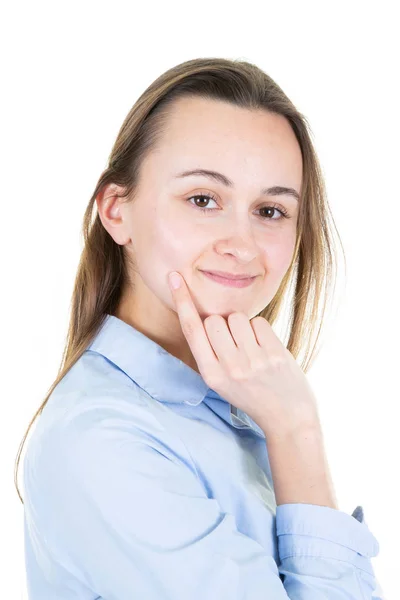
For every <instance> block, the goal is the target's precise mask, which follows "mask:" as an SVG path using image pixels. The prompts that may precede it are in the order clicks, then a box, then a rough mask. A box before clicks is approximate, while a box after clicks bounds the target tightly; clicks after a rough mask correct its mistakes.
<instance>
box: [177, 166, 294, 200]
mask: <svg viewBox="0 0 400 600" xmlns="http://www.w3.org/2000/svg"><path fill="white" fill-rule="evenodd" d="M190 175H199V176H202V177H208V178H209V179H212V180H213V181H216V182H217V183H222V184H223V185H225V186H227V187H230V188H234V187H235V184H234V183H233V181H232V180H231V179H229V178H228V177H227V176H226V175H223V174H222V173H218V171H210V170H208V169H191V170H189V171H182V172H181V173H177V174H176V175H175V178H181V177H189V176H190ZM260 193H261V194H262V195H265V196H282V195H285V194H286V195H289V196H293V197H294V198H296V200H297V201H299V200H300V195H299V193H298V192H296V190H295V189H293V188H290V187H284V186H282V185H274V186H272V187H268V188H262V189H261V190H260Z"/></svg>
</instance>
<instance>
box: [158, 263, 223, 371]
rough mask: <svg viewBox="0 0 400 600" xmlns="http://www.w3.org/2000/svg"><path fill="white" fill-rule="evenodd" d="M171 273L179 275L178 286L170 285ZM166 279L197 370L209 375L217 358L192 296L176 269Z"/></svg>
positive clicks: (213, 369)
mask: <svg viewBox="0 0 400 600" xmlns="http://www.w3.org/2000/svg"><path fill="white" fill-rule="evenodd" d="M172 274H173V275H177V276H178V277H179V280H180V282H179V287H178V288H173V286H172V282H171V278H170V276H171V275H172ZM168 280H169V285H170V288H171V291H172V297H173V299H174V302H175V306H176V309H177V313H178V317H179V322H180V324H181V327H182V331H183V333H184V335H185V337H186V339H187V341H188V344H189V347H190V349H191V351H192V354H193V356H194V358H195V360H196V362H197V365H198V367H199V370H200V372H201V374H202V375H203V379H205V376H204V374H208V376H210V375H211V374H212V373H213V371H215V368H216V365H217V363H218V359H217V357H216V355H215V353H214V350H213V348H212V346H211V344H210V341H209V339H208V336H207V332H206V330H205V328H204V325H203V322H202V320H201V317H200V315H199V313H198V311H197V308H196V306H195V304H194V302H193V299H192V296H191V295H190V291H189V288H188V286H187V285H186V281H185V279H184V278H183V277H182V275H180V273H177V271H172V272H171V273H169V276H168Z"/></svg>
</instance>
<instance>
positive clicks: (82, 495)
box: [27, 410, 373, 600]
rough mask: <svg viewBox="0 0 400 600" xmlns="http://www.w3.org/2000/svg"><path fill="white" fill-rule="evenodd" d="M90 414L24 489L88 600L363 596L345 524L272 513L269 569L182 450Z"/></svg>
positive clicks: (131, 425) (62, 437) (311, 512)
mask: <svg viewBox="0 0 400 600" xmlns="http://www.w3.org/2000/svg"><path fill="white" fill-rule="evenodd" d="M145 412H146V411H143V413H145ZM94 414H95V415H96V417H94V416H93V414H92V415H91V417H90V418H88V415H87V414H86V415H84V417H83V418H82V419H80V420H75V423H74V425H73V423H71V422H69V424H68V425H67V426H64V427H63V428H62V429H60V430H59V431H57V433H54V434H53V435H52V445H51V446H47V447H43V448H42V450H44V452H42V453H41V456H42V457H43V461H45V462H43V463H42V465H40V460H39V459H38V458H37V461H36V464H35V468H36V469H37V477H38V481H36V484H37V485H35V486H34V488H35V489H36V490H40V494H41V495H40V497H37V498H32V501H33V504H32V506H35V503H36V509H35V511H34V512H35V515H36V517H37V518H38V519H39V520H40V522H37V531H38V532H40V535H41V536H42V537H43V538H44V539H45V540H46V543H47V544H48V547H49V548H51V552H52V554H53V556H54V558H55V560H57V562H59V564H61V565H62V566H63V567H64V568H65V569H67V571H69V572H70V573H72V574H73V575H74V576H75V577H77V578H78V579H79V580H80V581H81V582H82V583H83V584H85V585H86V586H87V587H88V588H90V589H91V590H93V592H94V593H95V594H97V595H98V596H100V597H102V598H105V599H107V600H132V598H146V600H156V599H157V600H188V598H190V599H191V600H204V599H205V598H207V600H221V599H224V598H229V600H285V599H287V598H291V599H296V600H314V599H315V600H317V599H318V600H320V599H321V600H322V598H330V599H331V598H332V599H333V598H337V599H338V600H339V599H341V600H345V599H353V600H366V599H367V598H368V599H369V598H372V596H371V590H372V587H373V575H372V574H371V570H370V566H369V559H368V558H367V557H368V556H369V555H371V552H372V551H373V540H372V538H371V536H370V535H371V534H368V532H367V531H366V530H365V526H364V525H361V524H360V523H359V522H356V520H355V519H354V518H352V517H350V516H349V515H345V514H344V513H340V512H337V514H336V513H335V514H331V511H329V510H327V511H324V507H315V506H313V507H310V506H307V505H282V506H280V507H278V513H277V525H278V535H279V541H280V552H281V565H280V567H279V569H278V565H277V564H276V562H275V561H274V559H273V557H272V556H270V555H269V554H267V553H266V552H265V549H264V548H263V546H261V545H260V544H259V543H258V542H257V541H256V540H253V539H252V538H250V537H248V536H246V535H244V534H243V533H241V532H240V531H239V530H238V529H237V525H236V522H235V517H234V515H232V514H230V513H225V512H223V510H222V509H221V506H220V505H219V503H218V502H217V500H216V499H213V498H211V497H209V494H208V493H207V490H206V489H205V487H204V486H203V484H202V482H201V479H200V478H199V477H198V475H197V473H196V469H195V466H194V464H193V462H192V461H191V457H190V455H189V454H188V453H187V450H186V448H185V447H184V446H183V444H182V443H181V442H180V440H178V439H176V437H175V436H173V434H171V433H169V432H167V431H166V430H165V428H164V427H163V426H162V425H161V424H160V423H154V418H153V417H152V416H151V417H150V416H149V413H148V412H147V413H146V414H140V411H139V410H138V414H137V415H136V418H135V419H134V420H130V421H127V419H126V418H124V416H123V415H121V414H119V413H118V411H117V410H115V411H114V412H113V410H110V411H109V412H108V413H107V414H102V412H101V411H100V412H99V411H96V412H95V413H94ZM150 419H151V422H150ZM77 423H79V426H77ZM29 479H32V474H31V473H30V476H29ZM27 491H28V495H29V490H27ZM36 493H39V492H38V491H37V492H36ZM40 503H42V504H40ZM318 508H321V509H322V510H321V511H319V510H318ZM332 511H333V509H332ZM333 513H334V511H333ZM328 514H329V517H330V518H329V519H328V521H325V520H324V516H327V515H328ZM349 520H351V521H354V526H355V527H354V528H353V527H352V525H351V523H350V522H349ZM335 529H336V531H334V530H335ZM317 538H318V539H317ZM322 538H324V539H322ZM361 573H362V574H363V575H361ZM282 579H284V581H283V582H282ZM368 594H369V595H368Z"/></svg>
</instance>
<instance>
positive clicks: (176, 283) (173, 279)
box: [169, 271, 181, 290]
mask: <svg viewBox="0 0 400 600" xmlns="http://www.w3.org/2000/svg"><path fill="white" fill-rule="evenodd" d="M169 281H170V284H171V286H172V288H173V289H174V290H177V289H178V288H179V287H180V285H181V276H180V275H179V273H177V272H176V271H173V272H172V273H170V274H169Z"/></svg>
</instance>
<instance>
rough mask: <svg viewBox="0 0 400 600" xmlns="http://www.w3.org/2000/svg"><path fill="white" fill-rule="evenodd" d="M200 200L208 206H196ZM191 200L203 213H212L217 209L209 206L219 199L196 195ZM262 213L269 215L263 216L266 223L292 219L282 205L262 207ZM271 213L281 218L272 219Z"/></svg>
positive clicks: (195, 206)
mask: <svg viewBox="0 0 400 600" xmlns="http://www.w3.org/2000/svg"><path fill="white" fill-rule="evenodd" d="M199 198H203V200H202V202H203V203H204V202H205V203H206V204H207V206H198V204H196V202H197V201H198V199H199ZM190 200H194V201H195V204H193V203H192V202H190V204H191V205H192V206H193V207H194V208H197V209H199V210H201V211H203V212H209V213H210V212H212V211H213V210H216V209H215V208H209V207H208V204H209V202H210V201H212V202H215V203H216V202H217V199H216V198H214V197H213V196H212V195H208V194H195V195H194V196H190V198H187V200H186V202H189V201H190ZM259 210H260V211H265V212H267V215H265V216H262V218H263V220H265V221H280V220H281V219H282V218H285V219H290V216H289V213H288V211H287V210H286V209H285V208H284V207H283V206H280V205H274V204H272V205H266V206H262V207H261V208H260V209H259ZM271 213H272V214H273V215H276V214H277V213H280V215H281V216H280V217H279V218H276V217H274V218H272V217H271Z"/></svg>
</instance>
